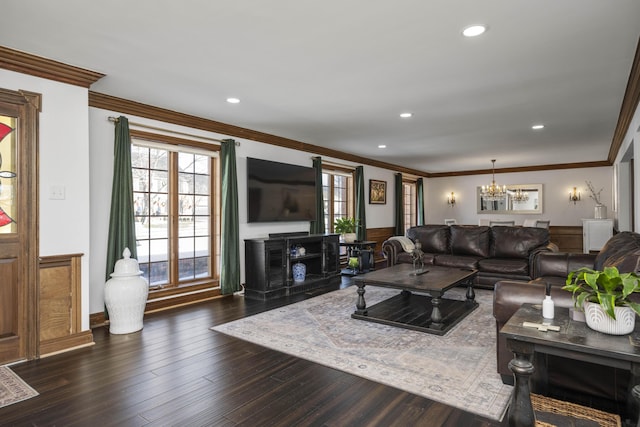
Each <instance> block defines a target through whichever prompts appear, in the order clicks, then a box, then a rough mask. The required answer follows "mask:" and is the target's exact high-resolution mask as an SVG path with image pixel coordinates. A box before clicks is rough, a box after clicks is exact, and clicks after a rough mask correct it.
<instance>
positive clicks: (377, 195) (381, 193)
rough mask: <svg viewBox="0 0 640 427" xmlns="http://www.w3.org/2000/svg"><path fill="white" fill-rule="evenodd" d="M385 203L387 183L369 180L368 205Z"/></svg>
mask: <svg viewBox="0 0 640 427" xmlns="http://www.w3.org/2000/svg"><path fill="white" fill-rule="evenodd" d="M386 203H387V181H378V180H376V179H370V180H369V204H371V205H384V204H386Z"/></svg>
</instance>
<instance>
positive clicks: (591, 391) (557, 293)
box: [493, 231, 640, 407]
mask: <svg viewBox="0 0 640 427" xmlns="http://www.w3.org/2000/svg"><path fill="white" fill-rule="evenodd" d="M534 263H535V266H534V269H535V270H536V274H537V277H536V279H535V280H532V281H529V282H525V281H509V280H505V281H499V282H497V283H496V285H495V288H494V294H493V297H494V300H493V316H494V317H495V319H496V332H499V331H500V329H501V328H502V326H504V324H505V323H506V322H507V321H508V320H509V318H510V317H511V316H512V315H513V314H514V313H515V312H516V310H517V309H518V308H519V307H520V306H521V305H522V304H524V303H531V304H539V303H541V302H542V300H543V298H544V294H545V284H546V283H547V282H549V283H551V284H552V288H551V297H552V299H553V300H554V303H555V307H556V308H558V307H565V308H569V307H572V306H573V301H572V299H571V293H570V292H568V291H564V290H562V289H561V288H562V286H563V285H564V284H565V282H566V279H567V276H568V274H569V273H570V272H571V271H575V270H578V269H580V268H582V267H588V268H593V269H596V270H602V269H604V267H612V266H615V267H617V268H618V269H619V270H620V271H621V272H632V271H636V272H640V234H638V233H632V232H628V231H625V232H621V233H618V234H616V235H614V236H613V237H612V238H611V239H609V241H608V242H607V243H606V244H605V246H604V247H603V248H602V250H601V251H600V252H599V253H598V255H593V254H570V253H563V252H555V253H551V252H545V253H540V254H538V256H537V257H536V259H535V261H534ZM496 350H497V365H498V366H497V369H498V373H500V375H501V376H502V379H503V382H505V383H509V384H513V375H512V373H511V371H510V370H509V367H508V364H509V361H510V360H511V359H512V358H513V354H512V353H511V352H510V351H509V350H508V349H507V346H506V341H505V340H504V339H501V338H500V336H499V334H498V345H497V349H496ZM546 357H547V372H548V381H549V389H550V390H552V389H554V390H556V392H558V393H565V396H563V397H564V398H565V399H566V396H567V395H572V394H574V395H575V394H576V392H577V394H579V395H582V396H586V398H587V399H590V400H591V401H594V400H596V401H598V402H600V406H603V407H611V406H615V405H617V406H622V407H624V402H625V400H626V397H627V395H628V391H627V385H628V379H629V374H628V372H626V371H624V370H616V369H613V368H606V367H602V366H598V365H591V366H590V365H588V364H586V363H585V362H580V361H577V360H567V359H563V358H558V357H554V356H546ZM587 373H588V374H587ZM578 403H580V402H578Z"/></svg>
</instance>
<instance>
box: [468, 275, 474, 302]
mask: <svg viewBox="0 0 640 427" xmlns="http://www.w3.org/2000/svg"><path fill="white" fill-rule="evenodd" d="M475 301H476V291H475V290H474V289H473V281H471V280H469V283H467V302H468V303H474V302H475Z"/></svg>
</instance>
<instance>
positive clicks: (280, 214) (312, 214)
mask: <svg viewBox="0 0 640 427" xmlns="http://www.w3.org/2000/svg"><path fill="white" fill-rule="evenodd" d="M315 206H316V172H315V169H314V168H312V167H305V166H297V165H290V164H287V163H279V162H272V161H270V160H262V159H254V158H251V157H248V158H247V213H248V215H247V217H248V222H275V221H315V219H316V207H315Z"/></svg>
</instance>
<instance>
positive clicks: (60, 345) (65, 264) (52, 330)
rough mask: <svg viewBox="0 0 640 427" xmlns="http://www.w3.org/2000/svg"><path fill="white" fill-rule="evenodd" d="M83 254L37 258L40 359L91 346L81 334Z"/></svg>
mask: <svg viewBox="0 0 640 427" xmlns="http://www.w3.org/2000/svg"><path fill="white" fill-rule="evenodd" d="M81 258H82V254H71V255H55V256H47V257H41V258H40V292H39V295H40V331H39V332H40V340H39V342H40V351H39V354H40V356H46V355H50V354H55V353H59V352H62V351H66V350H70V349H72V348H77V347H83V346H86V345H92V344H93V335H92V333H91V331H84V332H83V331H81V330H80V329H81V328H82V319H81V309H82V306H81V299H80V284H81V277H80V261H81Z"/></svg>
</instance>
